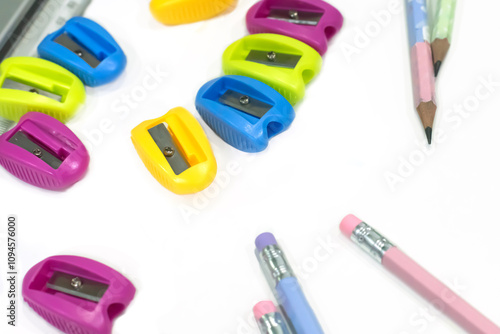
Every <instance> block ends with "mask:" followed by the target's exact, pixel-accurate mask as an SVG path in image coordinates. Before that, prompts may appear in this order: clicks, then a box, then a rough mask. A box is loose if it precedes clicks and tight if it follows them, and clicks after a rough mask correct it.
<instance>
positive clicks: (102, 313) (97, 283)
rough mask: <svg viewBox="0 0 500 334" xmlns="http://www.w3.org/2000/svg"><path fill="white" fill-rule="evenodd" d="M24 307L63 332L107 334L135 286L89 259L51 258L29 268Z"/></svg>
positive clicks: (26, 277) (24, 289)
mask: <svg viewBox="0 0 500 334" xmlns="http://www.w3.org/2000/svg"><path fill="white" fill-rule="evenodd" d="M22 295H23V298H24V300H25V301H26V302H27V303H28V305H29V306H30V307H31V308H33V309H34V310H35V312H37V313H38V314H39V315H40V316H41V317H43V318H44V319H45V320H47V322H49V323H50V324H51V325H53V326H55V327H56V328H58V329H59V330H61V331H63V332H64V333H82V334H90V333H94V334H110V333H111V331H112V327H113V320H114V319H115V318H116V317H117V316H119V315H120V314H121V313H123V312H124V311H125V309H126V308H127V306H128V305H129V304H130V302H131V301H132V299H133V298H134V295H135V287H134V286H133V285H132V283H131V282H130V281H129V280H128V279H127V278H126V277H125V276H123V275H122V274H120V273H119V272H117V271H115V270H114V269H112V268H110V267H108V266H106V265H104V264H102V263H99V262H96V261H94V260H91V259H87V258H83V257H77V256H53V257H49V258H47V259H45V260H43V261H42V262H40V263H38V264H36V265H35V266H34V267H32V268H31V269H30V270H29V271H28V273H27V274H26V276H25V277H24V280H23V287H22Z"/></svg>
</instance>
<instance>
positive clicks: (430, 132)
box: [425, 126, 432, 145]
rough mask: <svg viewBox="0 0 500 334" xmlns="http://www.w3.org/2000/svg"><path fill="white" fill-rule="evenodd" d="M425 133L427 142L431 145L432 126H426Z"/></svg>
mask: <svg viewBox="0 0 500 334" xmlns="http://www.w3.org/2000/svg"><path fill="white" fill-rule="evenodd" d="M425 134H426V136H427V142H428V143H429V145H430V144H431V143H432V128H431V127H430V126H429V127H426V128H425Z"/></svg>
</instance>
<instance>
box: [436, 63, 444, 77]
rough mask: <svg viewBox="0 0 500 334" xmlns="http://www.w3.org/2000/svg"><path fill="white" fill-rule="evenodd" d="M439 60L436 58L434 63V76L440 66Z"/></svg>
mask: <svg viewBox="0 0 500 334" xmlns="http://www.w3.org/2000/svg"><path fill="white" fill-rule="evenodd" d="M441 64H442V62H441V60H438V61H437V62H435V63H434V76H436V77H437V76H438V73H439V69H440V68H441Z"/></svg>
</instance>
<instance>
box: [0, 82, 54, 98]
mask: <svg viewBox="0 0 500 334" xmlns="http://www.w3.org/2000/svg"><path fill="white" fill-rule="evenodd" d="M2 88H4V89H16V90H23V91H26V92H31V93H33V94H39V95H42V96H45V97H48V98H50V99H53V100H56V101H58V102H61V100H62V97H61V96H60V95H57V94H53V93H51V92H47V91H45V90H43V89H40V88H37V87H33V86H30V85H25V84H23V83H21V82H17V81H14V80H12V79H5V80H4V82H3V85H2Z"/></svg>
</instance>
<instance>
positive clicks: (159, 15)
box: [149, 0, 236, 25]
mask: <svg viewBox="0 0 500 334" xmlns="http://www.w3.org/2000/svg"><path fill="white" fill-rule="evenodd" d="M235 5H236V0H151V3H150V4H149V8H150V10H151V13H152V14H153V16H154V18H155V19H156V20H158V21H160V22H161V23H163V24H167V25H178V24H186V23H193V22H198V21H203V20H208V19H210V18H212V17H215V16H217V15H219V14H221V13H223V12H225V11H228V10H230V9H231V8H232V7H234V6H235Z"/></svg>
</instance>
